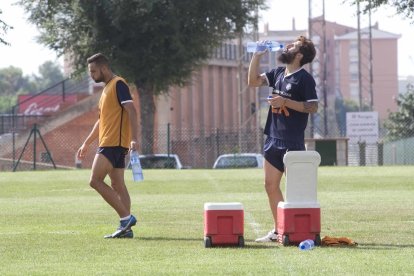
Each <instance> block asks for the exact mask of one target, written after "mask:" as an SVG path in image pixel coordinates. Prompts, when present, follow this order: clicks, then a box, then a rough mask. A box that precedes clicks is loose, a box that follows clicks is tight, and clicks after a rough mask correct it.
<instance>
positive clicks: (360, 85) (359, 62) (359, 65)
mask: <svg viewBox="0 0 414 276" xmlns="http://www.w3.org/2000/svg"><path fill="white" fill-rule="evenodd" d="M359 1H360V0H357V18H358V90H359V91H358V92H359V111H362V72H361V11H360V7H359Z"/></svg>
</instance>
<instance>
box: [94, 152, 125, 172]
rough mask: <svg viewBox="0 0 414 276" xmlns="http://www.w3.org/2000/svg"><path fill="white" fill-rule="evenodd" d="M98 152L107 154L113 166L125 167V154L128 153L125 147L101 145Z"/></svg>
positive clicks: (117, 167)
mask: <svg viewBox="0 0 414 276" xmlns="http://www.w3.org/2000/svg"><path fill="white" fill-rule="evenodd" d="M98 153H100V154H102V155H103V156H105V157H106V158H107V159H108V160H109V162H111V164H112V167H113V168H116V169H124V168H125V156H126V155H127V154H128V149H126V148H123V147H99V148H98Z"/></svg>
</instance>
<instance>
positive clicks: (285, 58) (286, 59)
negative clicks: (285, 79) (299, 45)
mask: <svg viewBox="0 0 414 276" xmlns="http://www.w3.org/2000/svg"><path fill="white" fill-rule="evenodd" d="M297 53H298V52H294V53H293V52H289V51H286V52H283V53H281V54H280V56H278V58H277V60H278V61H279V62H281V63H283V64H291V63H292V62H293V60H294V59H295V56H296V54H297Z"/></svg>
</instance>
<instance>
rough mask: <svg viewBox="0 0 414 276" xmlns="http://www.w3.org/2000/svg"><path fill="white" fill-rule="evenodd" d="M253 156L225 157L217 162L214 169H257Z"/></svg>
mask: <svg viewBox="0 0 414 276" xmlns="http://www.w3.org/2000/svg"><path fill="white" fill-rule="evenodd" d="M257 166H258V164H257V159H256V157H254V156H225V157H222V158H220V160H219V161H218V162H217V165H216V168H251V167H257Z"/></svg>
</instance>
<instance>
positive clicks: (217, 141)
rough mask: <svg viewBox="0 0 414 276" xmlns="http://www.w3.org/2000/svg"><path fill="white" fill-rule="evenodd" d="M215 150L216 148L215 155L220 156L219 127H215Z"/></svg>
mask: <svg viewBox="0 0 414 276" xmlns="http://www.w3.org/2000/svg"><path fill="white" fill-rule="evenodd" d="M216 150H217V153H216V154H217V156H216V158H217V157H218V156H220V130H219V128H216Z"/></svg>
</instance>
